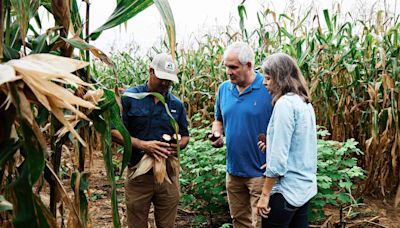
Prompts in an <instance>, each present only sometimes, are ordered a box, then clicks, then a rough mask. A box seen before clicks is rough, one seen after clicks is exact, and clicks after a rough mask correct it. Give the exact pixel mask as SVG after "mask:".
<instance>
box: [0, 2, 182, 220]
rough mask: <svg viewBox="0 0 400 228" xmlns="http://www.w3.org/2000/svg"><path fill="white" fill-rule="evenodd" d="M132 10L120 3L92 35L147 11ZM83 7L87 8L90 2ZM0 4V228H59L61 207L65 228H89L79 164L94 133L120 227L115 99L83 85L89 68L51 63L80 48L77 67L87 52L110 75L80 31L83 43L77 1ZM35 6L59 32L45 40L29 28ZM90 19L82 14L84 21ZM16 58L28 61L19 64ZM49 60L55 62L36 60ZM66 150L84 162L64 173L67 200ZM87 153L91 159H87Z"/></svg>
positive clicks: (164, 6)
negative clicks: (63, 161)
mask: <svg viewBox="0 0 400 228" xmlns="http://www.w3.org/2000/svg"><path fill="white" fill-rule="evenodd" d="M131 2H132V1H127V0H122V1H118V4H119V5H117V8H116V10H123V12H124V14H118V15H114V16H112V19H113V23H114V24H108V23H109V22H106V24H108V26H107V28H105V27H103V28H98V29H97V30H96V31H97V33H101V31H103V30H104V29H109V28H112V27H114V26H116V25H119V24H121V23H124V22H126V21H127V20H128V19H129V18H131V17H133V16H134V15H136V14H137V13H139V12H140V11H142V10H144V9H145V8H147V7H148V6H150V5H151V4H152V2H151V3H146V4H144V5H143V4H142V3H143V2H146V1H135V3H136V4H139V5H141V7H140V8H135V7H130V5H129V4H130V3H131ZM156 2H157V4H158V8H159V10H160V13H161V14H162V16H163V18H165V20H166V21H168V23H167V22H166V24H168V26H169V28H170V31H171V33H170V36H171V40H172V41H173V42H172V44H171V47H172V50H173V48H174V45H175V41H174V40H175V30H174V21H173V18H172V13H171V11H170V8H169V5H168V2H167V1H166V0H159V1H156ZM86 3H87V6H88V5H89V1H86ZM1 4H2V8H1V9H2V13H4V14H2V15H0V18H1V25H0V29H3V28H4V30H3V31H4V33H3V32H1V33H0V34H1V36H0V37H1V39H0V41H1V43H0V47H1V48H2V49H1V54H4V56H3V57H4V60H5V61H6V63H5V64H2V65H0V116H1V118H2V120H4V121H5V125H4V127H2V128H1V130H0V148H1V149H0V182H1V185H0V186H1V187H0V196H1V197H3V198H4V199H3V198H1V197H0V199H1V205H6V206H5V207H4V208H3V207H1V208H0V209H1V210H0V218H1V223H0V224H1V225H2V226H11V223H12V225H13V226H15V227H48V226H50V227H57V226H65V224H63V221H64V220H65V218H64V217H63V218H62V219H61V222H62V224H57V219H56V211H57V207H59V206H60V207H62V208H60V209H61V210H62V211H64V209H63V207H65V208H66V212H68V213H69V215H68V216H66V220H67V225H68V226H69V227H86V226H89V225H90V224H89V221H90V219H89V217H90V215H89V214H88V207H89V205H88V203H89V201H88V194H89V188H90V186H89V182H88V176H89V172H88V171H86V169H85V163H86V162H87V160H88V159H90V154H91V152H90V151H92V150H93V149H94V148H95V145H96V144H97V141H96V139H97V137H93V135H94V134H92V133H91V132H96V134H100V135H101V136H102V140H101V142H102V152H103V156H104V161H105V164H106V171H107V173H108V177H109V180H110V183H111V186H112V197H111V201H112V208H113V211H112V214H113V223H114V226H115V227H120V219H119V214H118V202H117V194H116V188H117V186H116V183H115V176H114V169H113V166H112V157H111V155H112V153H111V136H110V133H109V132H110V128H111V126H115V127H116V128H117V129H118V130H119V131H120V132H121V133H122V134H123V136H124V138H125V151H124V154H123V161H122V163H121V166H122V167H121V173H120V175H122V173H123V170H124V169H125V168H126V166H127V163H128V161H129V159H130V155H131V144H130V138H129V133H128V132H127V131H126V129H125V128H124V126H123V124H122V122H121V119H120V116H119V113H120V110H119V105H118V99H119V97H118V96H116V94H115V93H114V92H112V91H109V90H102V89H101V87H102V86H101V85H98V86H99V87H100V88H99V89H97V90H94V89H95V88H94V87H93V85H91V84H90V83H89V82H91V81H92V80H93V79H92V78H91V76H90V71H89V68H85V67H86V66H87V65H88V63H86V62H82V61H79V60H74V59H72V58H62V57H57V56H56V55H60V56H67V57H71V56H72V53H73V50H74V49H75V48H78V49H79V50H80V51H81V52H80V54H81V55H80V56H74V58H76V59H86V60H89V59H88V56H87V55H85V54H84V51H87V53H89V52H90V53H92V54H93V55H94V56H95V57H97V58H99V59H100V60H101V61H102V62H104V63H106V64H107V65H108V66H111V67H112V69H113V71H115V66H114V64H113V63H112V61H111V60H110V59H109V58H108V57H107V55H106V54H105V53H103V52H102V51H100V50H99V49H97V48H96V47H93V46H91V45H89V44H88V43H87V42H85V41H84V40H88V38H89V33H88V29H89V28H88V27H87V28H86V34H85V37H84V35H83V33H82V30H83V24H84V23H83V22H82V20H81V17H80V15H79V10H78V9H79V7H78V4H77V1H76V0H72V1H58V0H53V1H37V0H1ZM39 6H42V7H44V8H45V9H46V10H47V11H48V12H49V13H50V14H51V15H52V16H53V17H54V19H55V22H56V25H57V26H56V27H53V28H51V29H49V30H48V31H47V32H46V33H44V34H39V33H38V32H37V31H36V30H35V28H34V27H33V26H29V24H28V23H27V22H28V21H30V19H32V18H34V19H35V20H36V22H38V25H39V28H41V23H40V18H39V16H38V14H37V12H38V8H39ZM87 10H89V8H88V7H87ZM164 14H165V15H164ZM3 15H4V16H3ZM127 15H130V16H129V17H126V16H127ZM89 16H90V15H89V14H87V18H86V21H88V20H89ZM3 18H5V20H3ZM28 31H30V32H32V33H33V34H34V36H32V37H30V38H29V39H27V38H26V34H27V32H28ZM3 34H4V36H3ZM98 35H99V34H98ZM71 36H72V37H71ZM21 50H22V51H23V53H24V54H23V55H27V56H26V57H24V58H21V59H19V58H20V54H19V53H20V51H21ZM48 52H52V53H54V54H56V55H49V54H38V53H48ZM82 78H84V79H85V80H82ZM85 81H86V82H85ZM96 107H97V108H96ZM49 126H50V128H49ZM78 132H80V133H81V134H79V133H78ZM48 142H49V145H48ZM66 144H69V145H71V144H72V145H74V146H73V147H74V148H82V150H74V152H75V153H78V157H79V156H80V157H81V158H82V159H81V165H75V166H74V169H75V170H74V172H73V173H70V177H71V179H70V184H71V188H72V189H73V191H74V197H73V199H71V198H70V197H69V196H68V194H67V192H66V190H65V187H64V186H63V184H62V181H61V180H60V177H59V174H58V173H59V169H60V161H61V157H62V156H61V155H62V150H61V148H62V147H65V145H66ZM86 148H87V149H86ZM87 153H89V158H88V157H86V156H85V155H86V154H87ZM89 168H90V167H89ZM89 171H90V169H89ZM48 186H49V187H50V197H49V198H50V206H47V205H45V203H44V201H43V198H47V196H46V195H47V194H46V192H44V191H42V189H43V188H46V187H48ZM3 203H4V204H3ZM10 204H11V206H10ZM10 209H12V211H10ZM63 216H64V215H63Z"/></svg>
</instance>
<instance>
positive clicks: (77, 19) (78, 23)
mask: <svg viewBox="0 0 400 228" xmlns="http://www.w3.org/2000/svg"><path fill="white" fill-rule="evenodd" d="M71 23H72V26H73V27H74V32H75V33H77V32H78V31H79V32H80V33H79V34H78V35H79V37H80V38H82V39H83V34H82V29H83V24H82V18H81V15H80V14H79V7H78V3H77V0H72V2H71Z"/></svg>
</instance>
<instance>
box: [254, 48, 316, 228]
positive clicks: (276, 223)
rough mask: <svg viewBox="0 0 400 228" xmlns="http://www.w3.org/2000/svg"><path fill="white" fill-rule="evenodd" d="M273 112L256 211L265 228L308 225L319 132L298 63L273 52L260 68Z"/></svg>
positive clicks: (314, 179) (265, 146) (314, 182)
mask: <svg viewBox="0 0 400 228" xmlns="http://www.w3.org/2000/svg"><path fill="white" fill-rule="evenodd" d="M262 68H263V70H264V73H265V78H264V85H266V87H267V88H268V90H269V92H270V93H271V95H272V104H273V106H274V110H273V112H272V116H271V119H270V122H269V125H268V129H267V141H266V145H265V144H264V143H262V142H259V147H260V149H262V150H263V151H264V150H265V148H266V149H267V151H266V155H267V156H266V161H267V162H266V166H267V167H266V171H265V173H264V175H265V176H266V179H265V183H264V187H263V190H262V195H261V197H260V199H259V201H258V204H257V208H258V213H259V215H261V216H262V217H263V219H262V224H263V227H274V228H275V227H296V228H297V227H299V228H301V227H308V203H309V201H310V199H311V198H312V197H313V196H315V195H316V194H317V180H316V172H317V130H316V122H315V113H314V109H313V107H312V105H311V96H310V92H309V90H308V88H307V85H306V81H305V79H304V77H303V76H302V74H301V72H300V70H299V68H298V66H297V64H296V62H295V61H294V60H293V59H292V58H291V57H290V56H289V55H286V54H282V53H278V54H273V55H271V56H270V57H268V58H267V60H266V61H265V62H264V64H263V66H262Z"/></svg>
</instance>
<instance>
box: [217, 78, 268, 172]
mask: <svg viewBox="0 0 400 228" xmlns="http://www.w3.org/2000/svg"><path fill="white" fill-rule="evenodd" d="M263 79H264V77H263V76H262V75H261V74H260V73H258V72H256V78H255V80H254V81H253V83H252V84H251V85H250V86H249V87H248V88H247V89H246V90H244V91H243V92H242V93H241V94H239V91H238V90H237V89H236V85H235V84H232V83H231V82H230V81H225V82H223V83H222V84H221V86H220V87H219V89H218V94H217V101H216V107H215V118H216V119H217V120H218V121H222V122H223V126H224V134H225V139H226V148H227V154H226V169H227V172H228V173H229V174H231V175H234V176H240V177H260V176H263V173H264V172H265V170H262V169H260V167H261V166H262V165H263V164H265V160H266V158H265V154H264V153H262V152H261V151H260V149H259V148H258V145H257V142H258V135H259V134H260V133H264V134H265V132H266V131H267V126H268V122H269V119H270V117H271V114H272V98H271V95H270V94H269V92H268V90H267V89H266V88H265V86H264V85H263Z"/></svg>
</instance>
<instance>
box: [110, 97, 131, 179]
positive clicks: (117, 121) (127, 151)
mask: <svg viewBox="0 0 400 228" xmlns="http://www.w3.org/2000/svg"><path fill="white" fill-rule="evenodd" d="M104 97H105V98H106V100H109V101H111V102H112V103H113V104H114V105H113V106H112V108H110V109H109V110H110V118H111V123H112V124H113V126H114V127H115V128H116V129H117V130H118V131H119V132H120V133H121V135H122V137H123V138H124V154H123V157H122V165H121V173H120V176H121V175H122V174H123V172H124V170H125V168H126V166H127V165H128V162H129V160H130V158H131V155H132V143H131V136H130V134H129V132H128V130H127V129H126V128H125V126H124V124H123V122H122V120H121V118H120V115H119V113H120V112H119V108H118V105H117V102H116V100H115V94H114V92H113V91H111V90H104Z"/></svg>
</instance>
